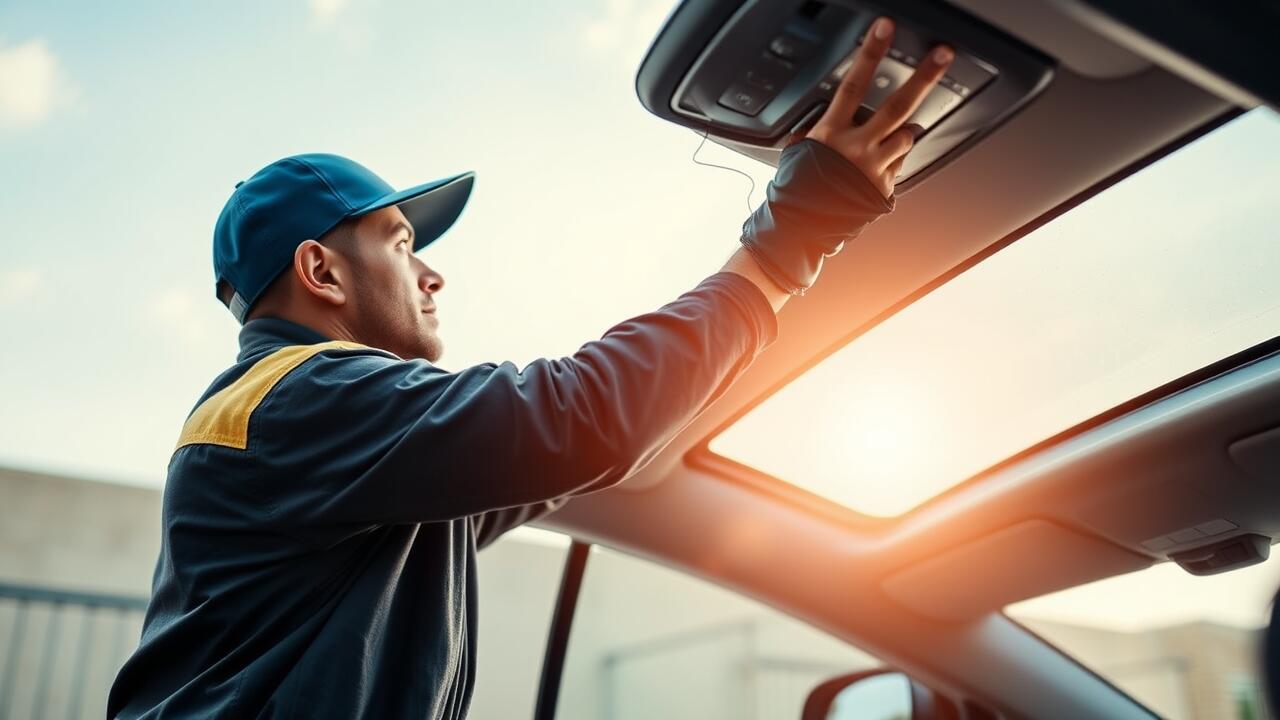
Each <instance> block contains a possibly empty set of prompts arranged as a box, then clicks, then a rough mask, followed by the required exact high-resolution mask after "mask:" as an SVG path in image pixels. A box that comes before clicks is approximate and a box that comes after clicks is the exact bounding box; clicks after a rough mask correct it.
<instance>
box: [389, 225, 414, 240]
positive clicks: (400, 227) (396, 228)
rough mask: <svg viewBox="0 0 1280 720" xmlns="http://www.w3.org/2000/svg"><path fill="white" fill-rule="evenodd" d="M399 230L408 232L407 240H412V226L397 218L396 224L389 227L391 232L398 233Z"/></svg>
mask: <svg viewBox="0 0 1280 720" xmlns="http://www.w3.org/2000/svg"><path fill="white" fill-rule="evenodd" d="M401 230H403V231H405V232H407V233H409V240H413V227H412V226H410V225H409V223H407V222H404V221H403V220H397V221H396V224H395V225H393V226H392V228H391V234H392V235H398V234H399V233H400V231H401Z"/></svg>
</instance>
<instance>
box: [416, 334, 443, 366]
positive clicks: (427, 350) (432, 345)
mask: <svg viewBox="0 0 1280 720" xmlns="http://www.w3.org/2000/svg"><path fill="white" fill-rule="evenodd" d="M420 349H421V352H420V353H419V354H418V357H420V358H422V359H423V360H426V361H427V362H432V363H433V362H436V361H438V360H439V359H440V357H441V356H443V355H444V343H443V342H441V341H440V338H438V337H432V338H428V339H427V341H426V342H425V343H423V344H422V347H421V348H420Z"/></svg>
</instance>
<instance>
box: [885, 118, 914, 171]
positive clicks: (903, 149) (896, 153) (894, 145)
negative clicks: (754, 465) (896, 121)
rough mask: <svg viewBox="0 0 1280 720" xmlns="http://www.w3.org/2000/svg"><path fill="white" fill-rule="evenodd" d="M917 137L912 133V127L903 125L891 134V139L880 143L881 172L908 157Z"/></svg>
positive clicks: (888, 138)
mask: <svg viewBox="0 0 1280 720" xmlns="http://www.w3.org/2000/svg"><path fill="white" fill-rule="evenodd" d="M915 141H916V136H915V133H914V132H912V130H911V126H909V125H903V126H902V127H900V128H898V129H897V130H894V131H893V132H892V133H890V134H889V137H887V138H885V139H884V142H882V143H880V161H879V163H877V164H878V165H879V167H878V168H877V169H878V170H880V171H882V172H883V171H884V170H885V169H886V168H888V167H890V166H892V165H893V164H894V163H895V162H897V161H898V160H900V159H902V158H903V157H906V154H907V153H908V152H909V151H910V150H911V146H912V145H914V144H915Z"/></svg>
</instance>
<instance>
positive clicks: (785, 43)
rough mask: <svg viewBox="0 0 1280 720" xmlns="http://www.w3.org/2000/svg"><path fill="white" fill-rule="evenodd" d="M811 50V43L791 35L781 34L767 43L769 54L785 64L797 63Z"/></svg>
mask: <svg viewBox="0 0 1280 720" xmlns="http://www.w3.org/2000/svg"><path fill="white" fill-rule="evenodd" d="M812 50H813V43H811V42H809V41H808V40H805V39H804V38H800V37H797V36H795V35H792V34H791V33H783V34H781V35H779V36H777V37H775V38H774V39H772V40H770V41H769V52H771V53H773V54H774V55H776V56H778V57H780V58H782V59H783V60H786V61H787V62H792V63H794V62H799V61H801V60H803V59H804V58H805V57H807V56H808V55H809V53H810V51H812Z"/></svg>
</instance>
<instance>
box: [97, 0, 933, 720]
mask: <svg viewBox="0 0 1280 720" xmlns="http://www.w3.org/2000/svg"><path fill="white" fill-rule="evenodd" d="M891 38H892V24H891V23H890V22H889V21H888V20H887V19H884V18H881V19H880V20H878V21H877V22H876V23H875V24H874V25H873V26H872V29H871V31H870V32H869V33H868V37H867V39H866V41H865V42H864V43H863V47H862V49H861V50H860V51H859V53H858V55H857V57H856V61H855V63H854V65H853V67H852V69H851V70H850V72H849V73H848V75H847V76H846V78H845V79H844V80H843V83H842V85H841V87H840V89H839V91H838V93H837V96H836V97H835V99H834V100H833V102H832V103H831V106H830V108H829V109H828V110H827V112H826V113H825V114H824V115H823V117H822V118H821V119H820V120H819V121H818V122H817V124H816V125H815V126H814V127H813V128H812V129H811V130H810V131H809V132H808V133H807V136H806V137H805V138H803V139H800V140H799V141H797V142H794V143H793V144H792V145H790V146H789V147H788V148H787V150H786V151H785V152H784V153H783V156H782V160H781V163H780V165H779V169H778V174H777V178H776V179H775V180H774V182H773V183H771V184H770V186H769V190H768V193H767V200H766V201H765V203H764V204H763V205H761V207H760V208H759V209H758V210H756V211H755V213H753V214H752V216H751V217H750V218H748V220H747V222H746V224H745V225H744V227H743V233H742V238H741V240H742V244H743V247H742V248H740V249H739V250H738V252H737V253H736V254H734V255H733V257H732V258H730V260H729V261H728V263H727V264H726V265H725V266H724V267H723V268H722V269H721V271H720V272H718V273H716V274H715V275H712V276H711V277H709V278H708V279H707V280H705V281H704V282H702V283H701V284H700V285H699V286H698V287H697V288H695V289H693V290H692V291H690V292H688V293H686V294H685V295H683V296H681V297H680V298H678V299H677V300H675V301H674V302H672V303H670V304H668V305H666V306H665V307H663V308H661V309H660V310H658V311H656V312H653V313H650V314H648V315H643V316H641V317H638V318H634V319H632V320H629V321H626V322H624V323H622V324H620V325H618V326H616V327H614V328H613V329H612V330H610V331H609V332H608V333H606V334H605V336H604V337H603V338H602V339H600V340H599V341H596V342H592V343H588V344H586V345H584V346H583V347H582V348H581V349H580V350H579V351H578V352H577V353H575V354H574V355H573V356H572V357H567V358H562V359H558V360H540V361H536V362H534V363H531V364H530V365H529V366H527V367H525V368H523V369H517V368H516V367H515V366H513V365H511V364H510V363H505V364H501V365H481V366H477V367H472V368H467V369H465V370H462V371H460V372H456V373H451V372H446V371H444V370H442V369H439V368H437V367H435V366H434V365H432V362H433V361H434V360H436V359H437V358H439V357H440V354H441V351H442V345H441V341H440V338H439V336H438V335H437V332H436V329H437V319H436V312H437V306H436V302H435V296H436V294H437V293H439V292H440V291H441V289H442V288H443V286H444V279H443V278H442V277H441V276H440V274H439V273H437V272H436V271H435V270H434V269H432V268H431V267H429V266H428V265H426V264H425V263H424V262H423V261H422V260H421V259H419V258H418V257H417V256H416V255H415V254H414V251H415V250H419V249H421V248H422V247H423V246H425V245H426V244H428V243H430V242H431V241H433V240H435V239H436V238H437V237H438V236H440V235H441V234H442V233H443V232H444V231H445V230H446V229H448V227H449V226H450V225H451V224H452V223H453V221H454V220H455V219H456V218H457V216H458V214H459V213H460V212H461V210H462V206H463V205H464V204H465V202H466V198H467V195H468V193H469V191H470V186H471V176H470V175H469V174H467V175H460V176H456V177H453V178H448V179H446V180H442V181H437V182H435V183H430V184H427V185H423V186H419V187H417V188H412V189H410V190H407V191H403V192H399V193H397V192H393V191H392V189H391V188H390V187H389V186H387V185H386V184H385V183H384V182H382V181H381V180H379V179H378V178H377V177H376V176H374V175H373V174H372V173H370V172H369V171H368V170H365V169H364V168H362V167H360V166H359V165H356V164H355V163H353V162H351V161H349V160H345V159H343V158H338V157H336V156H332V155H303V156H297V157H293V158H286V159H284V160H281V161H279V162H276V163H273V164H272V165H270V166H268V167H267V168H265V169H263V170H262V171H260V172H259V173H257V174H256V175H254V176H253V177H252V178H250V179H249V180H248V181H247V182H244V183H242V184H241V185H238V186H237V188H236V191H235V192H234V193H233V194H232V196H231V199H230V200H229V201H228V202H227V205H226V208H225V209H224V210H223V213H222V215H221V217H220V218H219V220H218V224H217V227H216V229H215V234H214V266H215V272H216V274H217V287H218V295H219V298H220V299H221V300H222V301H223V302H224V303H225V304H226V305H227V306H228V308H229V309H231V311H232V312H233V313H234V314H235V315H236V317H237V319H239V320H240V321H241V322H242V323H243V324H244V327H243V329H242V330H241V333H240V346H241V350H240V355H239V357H238V359H237V361H236V363H235V365H233V366H232V367H231V368H230V369H229V370H227V371H226V372H224V373H223V374H222V375H221V376H220V377H218V378H217V379H215V380H214V381H213V384H212V385H211V386H210V387H209V389H208V390H207V391H206V393H205V395H204V396H203V397H202V398H201V399H200V401H199V402H198V403H197V404H196V407H195V409H194V410H193V411H192V413H191V415H190V416H189V418H188V419H187V421H186V424H185V425H184V427H183V429H182V433H181V436H180V438H179V440H178V445H177V448H176V449H175V451H174V453H173V456H172V458H171V460H170V464H169V471H168V481H167V485H166V488H165V497H164V510H163V513H164V517H163V544H162V548H161V552H160V558H159V561H158V564H157V568H156V576H155V584H154V590H153V596H152V599H151V604H150V606H149V608H148V610H147V615H146V620H145V625H144V629H143V632H142V639H141V642H140V644H139V646H138V648H137V650H136V651H135V653H134V654H133V656H132V657H131V658H130V659H129V660H128V662H127V663H126V664H125V665H124V667H123V668H122V669H121V671H120V673H119V675H118V677H117V678H116V681H115V684H114V686H113V687H112V689H111V695H110V699H109V701H108V708H107V711H108V714H109V715H110V716H112V717H125V718H135V717H209V716H220V717H316V716H321V717H342V718H347V717H369V718H408V717H412V718H462V717H464V716H465V715H466V713H467V708H468V705H469V702H470V696H471V691H472V687H473V684H474V680H475V668H476V653H475V647H476V580H475V552H476V549H477V548H481V547H484V546H485V545H487V544H488V543H491V542H493V540H494V539H495V538H496V537H498V536H499V535H500V534H501V533H503V532H504V531H506V530H508V529H510V528H512V527H515V526H517V525H519V524H521V523H524V522H527V521H529V520H532V519H535V518H537V517H540V516H542V515H544V514H545V513H547V512H550V511H551V510H554V509H555V508H556V507H558V506H559V505H561V504H562V503H563V502H565V499H566V498H568V497H569V496H572V495H577V494H581V493H585V492H590V491H593V490H598V489H601V488H605V487H609V486H611V485H614V484H616V483H618V482H619V481H621V480H623V479H624V478H626V477H627V476H628V475H629V474H631V473H632V472H633V471H634V470H635V469H636V468H638V467H639V466H641V465H643V464H644V463H645V462H646V461H647V460H648V459H649V458H651V457H652V456H653V455H654V454H655V453H657V452H658V451H659V450H660V449H661V448H662V447H663V446H664V445H665V444H666V443H667V442H668V441H669V440H670V439H671V437H672V436H673V435H674V434H675V433H676V432H677V431H679V429H680V428H682V427H684V426H685V425H686V424H687V423H688V422H689V421H690V420H691V419H692V418H693V417H694V416H695V415H696V414H697V413H698V412H699V411H700V410H701V409H702V408H703V407H705V406H706V405H707V404H708V403H710V402H711V401H713V400H714V399H715V398H716V397H717V396H719V395H720V394H721V393H722V392H723V391H724V389H725V388H726V387H727V386H728V385H729V384H730V383H731V382H732V381H733V380H734V379H735V378H736V377H737V376H738V375H739V374H740V373H741V372H742V371H743V370H744V369H745V368H746V367H747V365H748V364H749V363H750V362H751V360H752V358H754V357H755V355H756V354H757V353H759V352H760V351H761V349H763V348H764V347H765V346H766V345H767V344H768V343H769V342H770V341H771V340H772V339H773V337H774V335H775V332H776V321H775V317H774V314H775V313H776V312H777V311H778V310H779V309H780V308H781V307H782V306H783V304H784V303H785V302H786V301H787V298H789V297H790V296H791V295H797V294H802V293H803V292H804V291H805V290H806V289H808V288H809V287H810V286H811V285H812V284H813V282H814V280H815V279H816V277H817V274H818V271H819V269H820V268H821V265H822V260H823V258H824V257H826V256H828V255H831V254H833V253H835V252H836V251H838V250H839V249H840V247H841V246H842V245H843V243H844V242H845V240H847V239H849V238H851V237H854V236H856V235H857V234H858V233H859V232H860V231H861V229H862V228H863V227H864V226H865V225H866V224H867V223H869V222H871V221H872V220H874V219H875V218H876V217H878V216H879V215H881V214H883V213H885V212H888V211H889V210H891V209H892V207H893V179H894V176H895V175H896V173H897V171H898V169H899V168H900V167H901V163H902V159H903V157H904V156H905V155H906V153H907V151H908V150H909V149H910V148H911V144H912V140H913V133H912V131H911V129H910V128H909V127H904V126H903V123H904V122H905V121H906V120H907V118H908V117H909V116H910V115H911V113H912V112H913V111H914V110H915V108H916V107H917V106H918V105H919V103H920V102H921V100H922V99H923V97H924V95H925V94H926V93H927V92H928V91H929V89H930V88H931V87H932V86H933V84H934V83H935V82H936V81H937V80H938V78H939V77H941V75H942V73H943V71H944V70H945V68H946V66H947V65H948V63H949V62H950V60H951V51H950V50H949V49H947V48H945V47H940V48H937V49H936V50H935V51H934V52H933V53H931V55H930V57H929V58H928V59H927V60H925V61H924V62H923V63H922V64H921V67H920V69H919V70H918V71H917V72H916V74H915V76H914V77H913V78H912V79H911V80H910V81H909V82H908V83H907V84H906V85H905V86H904V87H903V88H901V90H899V91H898V93H897V94H896V95H895V96H894V97H893V98H892V99H890V100H889V101H888V102H887V103H886V104H885V106H884V107H882V108H881V110H880V111H879V112H878V113H877V114H876V115H875V116H874V117H872V118H871V119H870V120H868V121H867V122H866V123H865V124H863V125H860V126H856V127H855V126H853V124H852V118H853V116H854V112H855V111H856V110H857V109H858V106H859V103H860V100H861V98H862V96H863V93H864V91H865V89H866V87H867V85H868V83H869V82H870V81H871V79H872V77H873V74H874V71H875V68H876V66H877V65H878V64H879V62H880V60H881V58H882V57H883V56H884V54H885V52H886V50H887V48H888V46H889V43H890V41H891Z"/></svg>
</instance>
